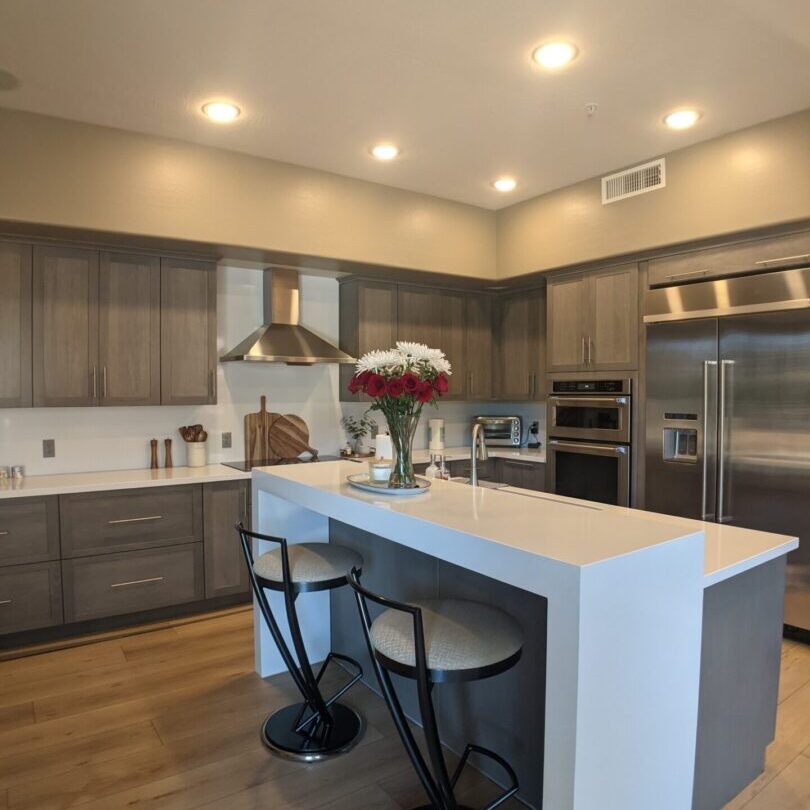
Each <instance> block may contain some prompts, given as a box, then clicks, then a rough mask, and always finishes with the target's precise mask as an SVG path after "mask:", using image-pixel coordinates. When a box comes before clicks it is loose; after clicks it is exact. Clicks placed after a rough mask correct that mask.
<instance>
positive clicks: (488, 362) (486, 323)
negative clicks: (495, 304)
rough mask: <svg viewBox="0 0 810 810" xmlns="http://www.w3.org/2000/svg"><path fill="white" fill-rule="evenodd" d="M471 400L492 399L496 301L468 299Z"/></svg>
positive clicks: (468, 358)
mask: <svg viewBox="0 0 810 810" xmlns="http://www.w3.org/2000/svg"><path fill="white" fill-rule="evenodd" d="M466 320H467V330H466V331H467V335H466V337H467V352H466V354H467V358H466V359H467V398H468V399H492V371H493V366H492V360H493V358H492V353H493V343H494V341H493V339H492V298H491V296H489V295H468V296H467V318H466Z"/></svg>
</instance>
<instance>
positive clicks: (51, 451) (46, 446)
mask: <svg viewBox="0 0 810 810" xmlns="http://www.w3.org/2000/svg"><path fill="white" fill-rule="evenodd" d="M55 456H56V439H43V440H42V458H54V457H55Z"/></svg>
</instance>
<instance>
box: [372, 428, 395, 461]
mask: <svg viewBox="0 0 810 810" xmlns="http://www.w3.org/2000/svg"><path fill="white" fill-rule="evenodd" d="M374 449H375V452H376V453H377V458H390V459H393V458H394V447H393V445H392V444H391V437H390V436H389V435H388V434H387V433H378V434H377V436H376V437H375V439H374Z"/></svg>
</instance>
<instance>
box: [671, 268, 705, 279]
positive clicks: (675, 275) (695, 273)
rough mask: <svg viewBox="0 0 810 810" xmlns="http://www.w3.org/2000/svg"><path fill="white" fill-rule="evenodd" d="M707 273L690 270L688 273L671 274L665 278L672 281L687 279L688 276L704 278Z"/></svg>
mask: <svg viewBox="0 0 810 810" xmlns="http://www.w3.org/2000/svg"><path fill="white" fill-rule="evenodd" d="M708 272H709V271H708V270H690V271H689V272H688V273H673V274H672V275H669V276H666V278H668V279H672V280H674V279H676V278H689V276H705V275H706V274H707V273H708Z"/></svg>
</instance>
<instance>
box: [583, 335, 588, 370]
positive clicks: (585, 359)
mask: <svg viewBox="0 0 810 810" xmlns="http://www.w3.org/2000/svg"><path fill="white" fill-rule="evenodd" d="M587 364H588V358H587V349H586V348H585V335H583V336H582V365H583V366H586V365H587Z"/></svg>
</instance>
